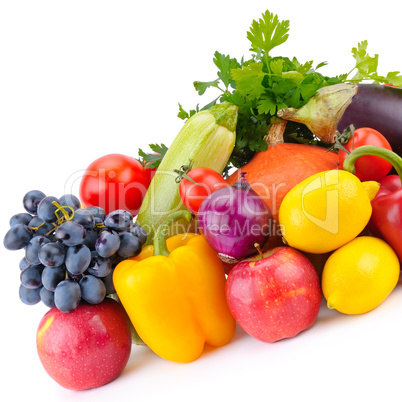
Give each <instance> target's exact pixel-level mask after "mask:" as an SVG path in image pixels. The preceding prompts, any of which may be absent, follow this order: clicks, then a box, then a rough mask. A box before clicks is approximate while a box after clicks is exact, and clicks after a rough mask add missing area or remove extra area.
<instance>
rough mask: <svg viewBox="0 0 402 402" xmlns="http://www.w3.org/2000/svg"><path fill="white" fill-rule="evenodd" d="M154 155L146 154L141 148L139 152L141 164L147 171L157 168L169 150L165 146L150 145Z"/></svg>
mask: <svg viewBox="0 0 402 402" xmlns="http://www.w3.org/2000/svg"><path fill="white" fill-rule="evenodd" d="M149 147H150V148H151V150H152V151H154V153H146V152H144V151H143V150H142V149H141V148H140V149H139V150H138V155H139V157H140V160H139V161H140V162H141V164H142V165H143V166H145V167H146V168H147V169H153V168H157V167H158V166H159V164H160V163H161V161H162V159H163V157H164V156H165V154H166V152H167V150H168V148H167V146H166V145H165V144H160V145H159V144H149Z"/></svg>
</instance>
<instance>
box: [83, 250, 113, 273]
mask: <svg viewBox="0 0 402 402" xmlns="http://www.w3.org/2000/svg"><path fill="white" fill-rule="evenodd" d="M88 272H89V273H90V274H91V275H93V276H96V277H98V278H101V277H105V276H107V275H109V274H110V272H112V262H111V261H110V259H109V258H103V257H101V256H100V255H99V254H98V253H97V252H96V251H92V253H91V262H90V263H89V266H88Z"/></svg>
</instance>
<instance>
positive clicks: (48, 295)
mask: <svg viewBox="0 0 402 402" xmlns="http://www.w3.org/2000/svg"><path fill="white" fill-rule="evenodd" d="M39 296H40V299H41V300H42V303H43V304H44V305H45V306H47V307H49V308H52V307H54V306H55V304H54V292H52V291H50V290H48V289H46V288H45V287H42V288H41V289H40V292H39Z"/></svg>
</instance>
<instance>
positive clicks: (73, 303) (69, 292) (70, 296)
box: [54, 279, 81, 313]
mask: <svg viewBox="0 0 402 402" xmlns="http://www.w3.org/2000/svg"><path fill="white" fill-rule="evenodd" d="M80 300H81V288H80V285H79V284H78V283H77V282H72V281H69V280H68V279H66V280H64V281H61V282H60V283H59V284H58V285H57V286H56V289H55V291H54V304H55V306H56V307H57V308H58V309H59V310H60V311H61V312H63V313H69V312H70V311H73V310H74V309H75V308H76V307H77V306H78V304H79V303H80Z"/></svg>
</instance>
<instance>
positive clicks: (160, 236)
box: [154, 210, 193, 257]
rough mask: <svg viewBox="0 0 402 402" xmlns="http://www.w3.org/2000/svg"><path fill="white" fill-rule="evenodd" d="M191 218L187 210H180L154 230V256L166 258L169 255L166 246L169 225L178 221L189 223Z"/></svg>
mask: <svg viewBox="0 0 402 402" xmlns="http://www.w3.org/2000/svg"><path fill="white" fill-rule="evenodd" d="M192 217H193V216H192V214H191V212H190V211H188V210H180V211H176V212H173V213H171V214H170V215H168V216H167V218H166V219H165V220H164V221H163V222H162V223H161V224H160V225H159V227H158V229H156V232H155V235H154V255H164V256H165V257H167V256H168V255H169V254H170V253H169V250H168V248H167V244H166V234H167V232H168V227H169V225H170V224H171V223H172V222H174V221H176V220H178V219H185V220H186V221H187V222H191V219H192Z"/></svg>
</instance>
